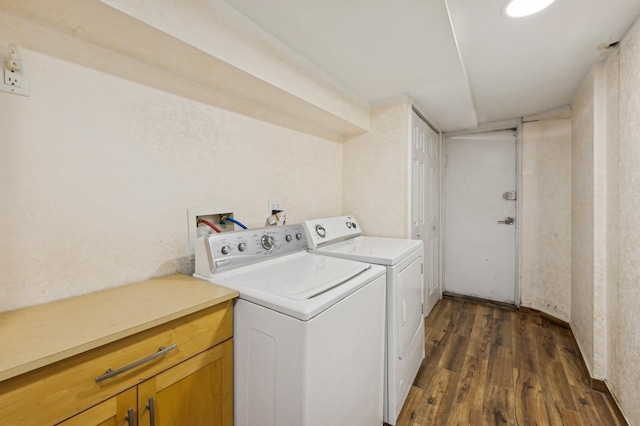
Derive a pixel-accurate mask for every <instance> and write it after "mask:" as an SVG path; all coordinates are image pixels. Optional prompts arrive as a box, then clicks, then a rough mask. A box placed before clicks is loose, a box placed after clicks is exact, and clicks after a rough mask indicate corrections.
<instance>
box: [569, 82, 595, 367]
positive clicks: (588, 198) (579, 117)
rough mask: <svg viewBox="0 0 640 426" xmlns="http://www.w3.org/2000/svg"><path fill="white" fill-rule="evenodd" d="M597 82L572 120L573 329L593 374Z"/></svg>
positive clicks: (578, 100) (584, 91)
mask: <svg viewBox="0 0 640 426" xmlns="http://www.w3.org/2000/svg"><path fill="white" fill-rule="evenodd" d="M593 97H594V82H593V74H590V75H589V76H588V77H587V79H586V80H585V82H584V83H583V85H582V87H581V88H580V90H579V92H578V94H577V95H576V97H575V98H574V101H573V104H572V117H571V129H572V132H571V188H572V193H571V328H572V329H573V332H574V334H575V336H576V340H577V341H578V345H579V346H580V349H581V351H582V354H583V356H584V358H585V361H586V363H587V366H588V367H589V371H593V268H594V266H593V265H594V259H593V220H594V219H593V180H594V176H593V143H594V142H593V138H594V115H593V111H594V104H593Z"/></svg>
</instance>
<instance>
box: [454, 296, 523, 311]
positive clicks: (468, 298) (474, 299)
mask: <svg viewBox="0 0 640 426" xmlns="http://www.w3.org/2000/svg"><path fill="white" fill-rule="evenodd" d="M442 297H443V298H447V299H454V300H461V301H463V302H472V303H478V304H481V305H485V306H496V307H498V308H503V309H508V310H510V311H516V310H518V307H517V306H516V305H512V304H511V303H504V302H496V301H493V300H489V299H482V298H480V297H473V296H465V295H462V294H457V293H449V292H447V291H445V292H443V293H442Z"/></svg>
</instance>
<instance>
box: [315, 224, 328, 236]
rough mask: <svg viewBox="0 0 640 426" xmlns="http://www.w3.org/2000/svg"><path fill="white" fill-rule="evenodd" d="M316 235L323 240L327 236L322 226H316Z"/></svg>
mask: <svg viewBox="0 0 640 426" xmlns="http://www.w3.org/2000/svg"><path fill="white" fill-rule="evenodd" d="M316 233H317V234H318V236H319V237H320V238H324V237H325V236H326V235H327V230H326V229H324V226H322V225H316Z"/></svg>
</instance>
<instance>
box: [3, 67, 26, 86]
mask: <svg viewBox="0 0 640 426" xmlns="http://www.w3.org/2000/svg"><path fill="white" fill-rule="evenodd" d="M4 84H5V86H14V87H22V75H21V74H20V71H13V70H10V69H9V68H6V67H5V69H4Z"/></svg>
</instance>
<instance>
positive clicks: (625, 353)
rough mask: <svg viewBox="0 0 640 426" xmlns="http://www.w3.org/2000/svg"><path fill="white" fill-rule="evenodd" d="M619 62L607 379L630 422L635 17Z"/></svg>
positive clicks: (637, 374)
mask: <svg viewBox="0 0 640 426" xmlns="http://www.w3.org/2000/svg"><path fill="white" fill-rule="evenodd" d="M619 66H620V69H619V72H620V83H619V84H620V90H619V96H620V101H619V128H618V130H619V145H618V150H619V151H618V155H619V161H618V173H619V175H618V177H619V179H618V191H619V193H618V196H619V198H618V206H619V209H618V212H617V221H618V226H619V229H618V233H617V240H618V253H616V255H617V259H618V262H617V264H616V266H617V278H618V279H617V289H616V291H615V293H614V294H613V295H614V297H616V304H615V317H614V321H615V323H614V325H613V327H612V330H613V335H612V336H610V344H611V346H612V351H611V352H612V359H611V362H610V369H609V371H610V380H609V382H610V384H611V386H612V388H613V392H614V394H615V395H616V396H617V397H618V399H619V400H620V402H621V403H622V407H623V409H624V411H625V413H626V415H627V417H628V419H629V420H630V422H631V424H640V405H639V404H638V395H639V394H640V368H638V354H640V309H638V307H639V306H640V215H639V214H638V212H640V143H639V142H638V141H639V136H638V135H640V21H637V22H636V23H635V25H634V27H633V28H632V29H631V30H630V31H629V33H628V34H627V35H626V36H625V38H624V39H623V41H622V43H621V47H620V65H619ZM616 293H617V294H616Z"/></svg>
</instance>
